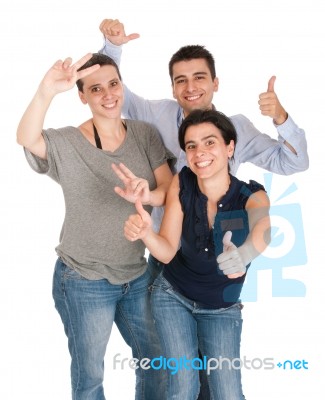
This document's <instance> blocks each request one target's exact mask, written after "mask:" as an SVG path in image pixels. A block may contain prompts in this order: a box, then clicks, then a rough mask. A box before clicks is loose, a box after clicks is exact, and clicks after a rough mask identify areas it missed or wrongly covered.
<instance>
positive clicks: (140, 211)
mask: <svg viewBox="0 0 325 400" xmlns="http://www.w3.org/2000/svg"><path fill="white" fill-rule="evenodd" d="M134 205H135V209H136V210H137V212H138V214H139V215H140V217H141V218H142V220H145V218H146V216H147V211H146V210H145V209H144V208H143V206H142V203H141V200H140V199H137V200H136V201H135V204H134Z"/></svg>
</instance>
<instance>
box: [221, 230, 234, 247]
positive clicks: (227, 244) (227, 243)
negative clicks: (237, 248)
mask: <svg viewBox="0 0 325 400" xmlns="http://www.w3.org/2000/svg"><path fill="white" fill-rule="evenodd" d="M231 237H232V232H231V231H227V232H226V233H225V234H224V237H223V239H222V244H223V251H227V250H228V248H229V247H230V246H231V244H232V243H231Z"/></svg>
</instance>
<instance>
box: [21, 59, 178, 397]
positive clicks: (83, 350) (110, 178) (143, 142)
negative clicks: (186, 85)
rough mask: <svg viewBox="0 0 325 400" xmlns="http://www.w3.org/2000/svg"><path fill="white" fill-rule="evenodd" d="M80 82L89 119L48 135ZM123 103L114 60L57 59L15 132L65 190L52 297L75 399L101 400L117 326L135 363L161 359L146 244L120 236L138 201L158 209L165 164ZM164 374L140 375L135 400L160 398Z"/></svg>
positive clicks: (152, 134) (161, 151) (154, 139)
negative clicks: (60, 102)
mask: <svg viewBox="0 0 325 400" xmlns="http://www.w3.org/2000/svg"><path fill="white" fill-rule="evenodd" d="M76 83H77V86H78V89H79V97H80V99H81V101H82V102H83V103H84V104H88V106H89V108H90V110H91V112H92V118H91V119H89V120H88V121H86V122H84V123H83V124H81V125H80V126H79V127H78V128H76V127H72V126H68V127H64V128H60V129H46V130H44V129H43V123H44V119H45V115H46V112H47V109H48V108H49V106H50V104H51V102H52V100H53V98H54V97H55V96H56V95H57V94H59V93H61V92H64V91H67V90H70V89H72V88H73V87H74V85H75V84H76ZM122 104H123V85H122V82H121V76H120V72H119V70H118V67H117V66H116V64H115V62H114V61H113V60H112V59H110V58H109V57H107V56H105V55H101V54H93V55H92V54H88V55H86V56H84V57H83V58H81V59H80V60H79V61H78V62H76V63H75V64H72V60H71V59H70V58H68V59H66V60H65V61H61V60H60V61H57V62H56V63H55V64H54V65H53V66H52V67H51V69H50V70H49V71H48V72H47V73H46V75H45V76H44V78H43V80H42V81H41V83H40V85H39V87H38V89H37V91H36V94H35V95H34V97H33V99H32V101H31V103H30V104H29V106H28V108H27V109H26V111H25V113H24V115H23V117H22V119H21V121H20V124H19V126H18V131H17V141H18V143H19V144H20V145H22V146H24V149H25V153H26V157H27V160H28V162H29V164H30V166H31V167H32V168H33V169H34V170H35V171H36V172H38V173H43V174H47V175H48V176H50V177H51V178H52V179H54V180H55V181H56V182H57V183H59V184H60V185H61V187H62V190H63V195H64V200H65V206H66V210H65V218H64V223H63V226H62V231H61V235H60V240H59V244H58V246H57V247H56V252H57V254H58V260H57V262H56V266H55V272H54V281H53V296H54V300H55V306H56V308H57V310H58V312H59V314H60V316H61V319H62V322H63V324H64V329H65V332H66V335H67V337H68V341H69V351H70V354H71V360H72V361H71V384H72V398H73V399H74V400H77V399H85V398H87V399H88V398H89V399H90V398H91V399H96V400H97V399H98V400H99V399H100V400H102V399H105V397H104V389H103V377H104V356H105V350H106V346H107V343H108V340H109V336H110V333H111V329H112V325H113V322H114V321H115V322H116V324H117V326H118V328H119V330H120V332H121V334H122V335H123V338H124V339H125V341H126V342H127V344H128V345H130V346H131V348H132V351H133V357H134V358H136V359H138V360H141V359H143V358H149V359H152V358H154V357H158V356H160V354H161V353H160V348H159V345H158V340H157V337H156V332H155V328H154V325H153V321H152V318H151V314H150V306H149V301H148V286H149V285H150V284H151V283H152V278H151V276H150V274H149V272H148V271H147V264H146V260H145V257H144V252H145V247H144V245H143V243H142V242H141V241H138V242H134V243H131V242H129V241H128V240H126V239H125V237H124V235H123V224H124V221H125V219H126V217H127V216H128V215H130V213H132V212H134V204H133V203H134V202H135V200H136V199H140V200H141V202H142V204H143V205H145V207H146V208H147V210H148V211H149V212H150V211H151V208H152V206H159V205H163V204H164V202H165V197H166V191H167V188H168V186H169V183H170V181H171V178H172V174H171V171H170V168H169V166H168V163H167V162H168V160H169V159H171V157H170V155H169V152H168V151H167V150H166V149H165V147H164V146H163V144H162V141H161V139H160V137H159V133H158V131H157V130H156V129H155V128H154V127H153V126H151V125H149V124H147V123H144V122H139V121H130V120H122V119H121V108H122ZM130 169H131V170H132V172H131V171H130ZM120 179H122V183H124V186H125V187H124V188H120V187H119V185H120ZM121 197H123V198H121ZM115 361H116V360H115ZM162 374H163V372H162V371H156V370H154V369H153V368H149V369H146V370H145V369H141V368H137V369H136V375H137V382H136V383H137V384H136V398H137V399H140V398H141V399H148V400H149V399H150V400H153V399H159V400H161V399H163V398H164V394H163V390H164V376H163V375H162Z"/></svg>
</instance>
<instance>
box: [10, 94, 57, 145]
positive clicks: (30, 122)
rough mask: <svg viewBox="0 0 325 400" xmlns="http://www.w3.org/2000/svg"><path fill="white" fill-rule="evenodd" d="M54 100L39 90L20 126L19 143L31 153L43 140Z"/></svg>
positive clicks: (18, 130) (18, 131)
mask: <svg viewBox="0 0 325 400" xmlns="http://www.w3.org/2000/svg"><path fill="white" fill-rule="evenodd" d="M52 98H53V96H51V95H49V94H44V93H42V91H41V90H40V89H38V90H37V92H36V94H35V96H34V97H33V99H32V101H31V102H30V104H29V105H28V107H27V109H26V111H25V112H24V114H23V116H22V118H21V120H20V123H19V125H18V129H17V142H18V143H19V144H20V145H22V146H24V147H26V148H27V149H29V150H31V151H32V149H33V147H34V146H35V145H37V144H38V143H39V141H40V140H41V138H42V129H43V125H44V119H45V115H46V112H47V110H48V108H49V106H50V104H51V101H52Z"/></svg>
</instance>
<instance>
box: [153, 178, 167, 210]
mask: <svg viewBox="0 0 325 400" xmlns="http://www.w3.org/2000/svg"><path fill="white" fill-rule="evenodd" d="M169 184H170V183H164V184H161V185H159V186H158V187H157V188H156V189H154V190H152V191H151V192H150V201H149V205H151V206H152V207H160V206H163V205H164V204H165V203H166V196H167V191H168V188H169Z"/></svg>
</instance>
